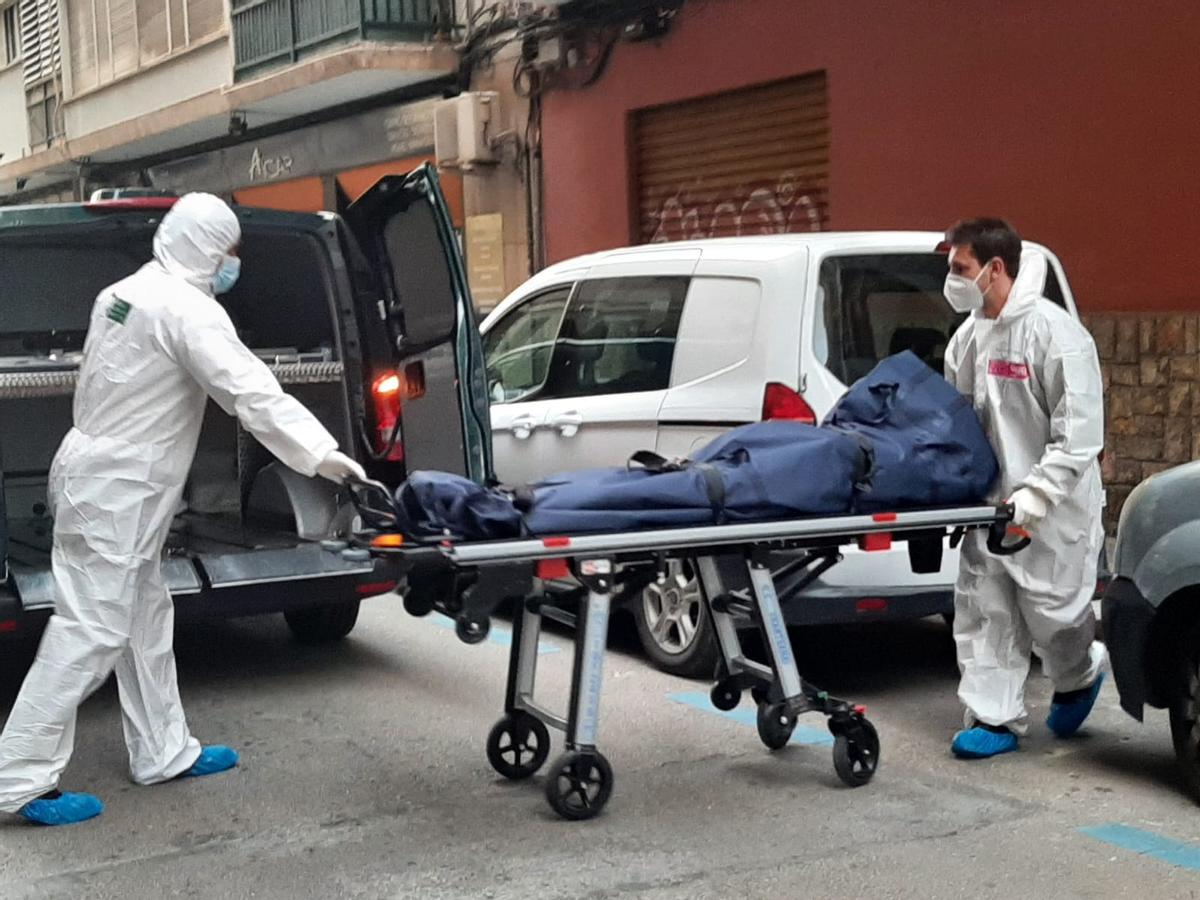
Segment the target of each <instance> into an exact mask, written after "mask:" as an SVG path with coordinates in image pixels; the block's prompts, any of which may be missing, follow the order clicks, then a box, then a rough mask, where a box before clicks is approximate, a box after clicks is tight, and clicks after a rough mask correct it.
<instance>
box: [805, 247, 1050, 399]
mask: <svg viewBox="0 0 1200 900" xmlns="http://www.w3.org/2000/svg"><path fill="white" fill-rule="evenodd" d="M945 280H946V257H945V256H944V255H943V254H940V253H890V254H876V255H868V256H835V257H830V258H828V259H826V260H825V261H824V262H822V263H821V275H820V285H819V288H818V297H819V299H820V306H821V308H822V309H821V310H819V311H818V317H819V323H818V325H820V324H824V327H825V330H824V334H822V333H820V329H819V328H818V334H817V335H816V338H817V339H816V342H815V344H816V349H817V354H818V357H821V356H822V355H824V357H825V358H824V360H823V361H824V362H825V364H826V366H827V367H828V369H829V371H831V372H833V373H834V374H835V375H837V376H838V378H840V379H841V380H842V382H843V383H845V384H851V383H853V382H854V381H857V380H858V379H859V378H862V377H863V376H864V375H866V374H868V373H869V372H870V371H871V370H872V369H873V368H875V366H876V364H877V363H878V362H879V361H880V360H882V359H884V358H885V357H888V356H892V355H893V354H896V353H900V352H901V351H903V350H911V351H912V352H913V353H915V354H916V355H917V356H919V357H921V359H923V360H924V361H925V362H926V363H928V364H929V366H930V367H931V368H933V369H934V370H936V371H937V372H938V373H939V374H940V373H941V372H942V370H943V363H944V359H945V354H946V346H947V345H948V344H949V343H950V338H951V337H953V336H954V332H955V331H956V330H957V329H958V326H959V325H960V324H961V323H962V321H963V319H964V318H965V316H962V315H958V314H957V313H955V312H954V310H952V309H951V308H950V305H949V304H948V303H947V302H946V300H945V298H944V297H943V296H942V285H943V284H944V283H945ZM1043 293H1044V294H1045V295H1046V296H1047V297H1048V298H1049V299H1051V300H1053V301H1054V302H1055V303H1058V304H1059V305H1062V304H1063V294H1062V288H1061V287H1060V286H1059V283H1058V278H1057V277H1056V275H1055V272H1054V269H1053V268H1049V269H1048V275H1047V279H1046V284H1045V286H1044V288H1043Z"/></svg>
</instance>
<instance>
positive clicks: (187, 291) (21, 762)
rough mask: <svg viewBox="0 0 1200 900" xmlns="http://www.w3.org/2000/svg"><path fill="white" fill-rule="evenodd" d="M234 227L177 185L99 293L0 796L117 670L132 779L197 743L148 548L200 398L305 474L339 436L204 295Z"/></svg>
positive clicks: (155, 555)
mask: <svg viewBox="0 0 1200 900" xmlns="http://www.w3.org/2000/svg"><path fill="white" fill-rule="evenodd" d="M240 234H241V229H240V226H239V224H238V220H237V218H236V216H235V215H234V214H233V212H232V210H230V209H229V207H227V206H226V205H225V204H224V203H223V202H222V201H221V200H219V199H218V198H216V197H213V196H211V195H207V194H189V195H187V196H186V197H183V198H182V199H180V200H179V201H178V203H176V205H175V206H174V207H173V208H172V210H171V211H170V212H169V213H168V214H167V215H166V216H165V217H164V218H163V221H162V223H161V224H160V226H159V228H158V231H157V233H156V235H155V238H154V260H153V261H152V262H150V263H148V264H146V265H145V266H144V267H143V268H142V269H140V270H139V271H138V272H137V273H135V274H134V275H131V276H130V277H129V278H126V279H124V280H123V281H120V282H117V283H116V284H114V285H112V286H111V287H109V288H107V289H106V290H104V291H103V292H102V293H101V294H100V296H99V297H98V298H97V300H96V304H95V306H94V308H93V311H92V317H91V324H90V328H89V330H88V336H87V341H86V344H85V346H84V356H83V363H82V366H81V369H80V373H79V383H78V387H77V389H76V393H75V401H74V404H75V405H74V424H75V427H74V428H72V429H71V431H70V432H69V433H68V434H67V436H66V438H65V439H64V440H63V443H62V445H61V446H60V448H59V451H58V454H57V455H56V456H55V459H54V463H53V465H52V467H51V470H50V478H49V497H50V504H51V509H52V511H53V514H54V547H53V554H52V565H53V572H54V583H55V588H56V594H57V596H56V606H55V614H54V615H53V616H52V617H51V618H50V621H49V624H48V625H47V627H46V632H45V634H44V636H43V638H42V642H41V646H40V647H39V649H38V654H37V659H36V661H35V662H34V664H33V667H32V668H31V669H30V671H29V674H28V675H27V677H26V679H25V683H24V685H23V686H22V688H21V693H20V696H19V697H18V698H17V701H16V703H15V704H14V706H13V709H12V712H11V714H10V716H9V719H8V723H7V726H6V727H5V729H4V732H3V735H2V736H0V811H5V812H15V811H16V810H18V809H19V808H20V807H22V806H23V805H24V804H25V803H26V802H27V801H29V800H32V799H34V798H36V797H38V796H40V795H42V794H43V793H45V792H47V791H49V790H52V789H54V788H55V787H56V786H57V785H58V780H59V777H60V775H61V774H62V771H63V769H64V768H65V767H66V764H67V761H68V760H69V758H70V755H71V751H72V746H73V743H74V737H75V714H76V709H77V707H78V706H79V704H80V703H81V702H82V701H83V700H84V699H85V698H86V697H87V696H88V695H89V694H90V693H92V692H93V691H94V690H96V689H97V688H98V687H100V685H101V684H102V683H103V682H104V681H105V679H106V678H107V677H108V675H109V673H110V672H112V671H113V670H114V669H115V671H116V675H117V684H118V687H119V691H120V699H121V711H122V716H123V721H124V731H125V741H126V744H127V745H128V748H129V761H130V768H131V772H132V776H133V779H134V781H136V782H138V783H139V784H155V783H158V782H162V781H167V780H169V779H171V778H174V777H176V776H178V775H180V774H181V773H183V772H185V771H187V770H188V769H189V768H190V767H191V766H192V765H193V764H194V763H195V762H196V760H197V758H198V757H199V755H200V751H201V747H200V744H199V743H198V742H197V741H196V740H195V739H194V738H193V737H192V735H191V734H190V733H189V731H188V727H187V722H186V720H185V718H184V714H183V707H182V705H181V703H180V698H179V689H178V685H177V683H176V674H175V656H174V652H173V649H172V644H173V633H172V631H173V623H174V610H173V606H172V601H171V597H170V595H169V593H168V592H167V588H166V585H165V583H164V581H163V578H162V574H161V572H160V557H161V553H162V548H163V544H164V542H165V541H166V538H167V534H168V531H169V529H170V526H171V520H172V517H173V513H174V511H175V510H176V508H177V507H178V505H179V502H180V499H181V497H182V494H183V489H184V482H185V480H186V479H187V476H188V472H189V469H190V468H191V464H192V459H193V457H194V455H195V452H196V444H197V441H198V439H199V436H200V427H201V422H202V420H203V417H204V407H205V403H206V399H207V397H212V398H213V399H214V400H215V401H216V402H217V403H218V404H220V406H221V407H222V408H223V409H224V410H225V411H226V412H227V413H229V414H231V415H235V416H237V418H238V420H239V421H240V422H241V424H242V426H243V427H244V428H245V429H246V430H247V431H249V432H250V433H251V434H253V435H254V436H255V437H256V438H257V439H258V440H259V441H261V442H262V444H263V445H264V446H266V447H267V448H268V449H269V450H270V451H271V452H272V453H274V454H275V455H276V456H277V457H278V458H279V459H280V460H282V461H283V462H284V463H285V464H287V465H288V466H290V467H291V468H293V469H295V470H296V471H298V472H301V473H303V474H305V475H310V476H311V475H314V474H316V473H317V470H318V468H319V467H321V466H322V464H323V463H326V461H327V459H328V458H329V457H330V454H331V453H333V452H334V451H335V450H336V447H337V442H336V441H335V440H334V438H333V437H332V436H331V435H330V434H329V432H328V431H326V429H325V428H324V427H323V426H322V425H321V424H320V423H319V422H318V421H317V420H316V418H315V417H313V415H312V414H311V413H309V412H308V410H306V409H305V408H304V407H303V406H302V405H301V404H300V403H299V402H298V401H296V400H295V399H294V398H293V397H291V396H289V395H288V394H285V393H284V392H283V391H282V390H281V388H280V387H279V384H278V382H277V381H276V379H275V377H274V376H273V375H272V374H271V372H270V370H269V369H268V368H267V367H266V365H264V364H263V363H262V362H261V361H260V360H259V359H258V358H257V357H255V356H254V355H253V354H252V353H251V352H250V351H249V350H248V349H247V348H246V347H245V346H243V345H242V343H241V342H240V341H239V339H238V337H237V334H236V332H235V331H234V327H233V324H232V322H231V321H230V319H229V316H228V315H227V314H226V312H225V311H224V309H223V308H222V307H221V305H220V304H219V303H217V301H216V300H215V299H214V298H213V296H212V278H213V276H214V273H215V272H216V270H217V268H218V266H219V265H220V264H221V261H222V259H223V257H224V256H225V254H226V253H228V252H229V251H230V250H231V249H232V248H233V247H234V246H235V245H237V243H238V242H239V239H240ZM335 455H336V456H339V457H340V454H335Z"/></svg>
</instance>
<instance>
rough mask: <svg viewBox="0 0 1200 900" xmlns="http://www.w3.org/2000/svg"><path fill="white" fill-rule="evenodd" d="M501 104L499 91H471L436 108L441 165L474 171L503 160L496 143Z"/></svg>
mask: <svg viewBox="0 0 1200 900" xmlns="http://www.w3.org/2000/svg"><path fill="white" fill-rule="evenodd" d="M499 103H500V95H499V94H497V93H496V92H495V91H471V92H468V93H465V94H459V95H458V96H457V97H452V98H450V99H449V100H442V101H441V102H440V103H438V104H437V105H436V106H435V107H434V108H433V144H434V155H435V156H436V157H437V164H438V165H439V166H440V167H442V168H443V169H463V170H470V169H473V168H475V167H476V166H479V165H486V164H491V163H495V162H498V161H499V156H498V155H497V153H496V148H495V147H494V146H493V138H494V137H495V127H494V124H493V123H494V122H496V121H498V119H499V112H500V109H499Z"/></svg>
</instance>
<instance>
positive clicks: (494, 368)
mask: <svg viewBox="0 0 1200 900" xmlns="http://www.w3.org/2000/svg"><path fill="white" fill-rule="evenodd" d="M571 289H572V285H569V284H568V285H561V286H559V287H555V288H551V289H550V290H548V291H546V292H544V293H541V294H538V295H537V296H535V297H532V298H531V299H529V300H526V301H525V302H524V303H522V304H521V305H520V306H517V307H514V308H513V309H511V310H509V312H508V313H507V314H506V315H505V316H504V318H502V319H501V320H500V321H499V322H497V323H496V325H495V327H494V328H492V329H491V330H490V331H489V332H488V333H487V334H486V335H484V337H483V355H484V358H485V359H486V360H487V379H488V392H489V394H490V396H491V399H492V402H493V403H514V402H519V401H521V400H531V399H533V398H534V397H535V396H536V395H537V393H538V391H539V390H540V389H541V387H542V385H543V384H545V383H546V374H547V373H548V372H549V370H550V358H551V356H552V355H553V353H554V342H555V340H556V339H557V338H558V330H559V327H560V326H561V324H562V318H563V312H564V311H565V310H566V308H567V300H569V299H570V297H571Z"/></svg>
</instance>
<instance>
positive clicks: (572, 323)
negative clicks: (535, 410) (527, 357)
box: [538, 277, 689, 400]
mask: <svg viewBox="0 0 1200 900" xmlns="http://www.w3.org/2000/svg"><path fill="white" fill-rule="evenodd" d="M688 283H689V279H688V278H681V277H648V278H603V279H597V280H595V281H585V282H582V283H581V284H580V285H579V289H578V290H577V291H576V292H575V296H574V297H573V298H572V300H571V302H570V304H569V306H568V307H567V314H566V315H565V316H564V317H563V323H562V327H561V328H560V329H559V333H558V340H557V341H556V342H555V345H554V355H553V358H552V359H551V362H550V372H549V374H548V375H547V378H546V383H545V385H544V386H543V387H542V389H541V391H540V392H539V393H538V398H539V399H545V400H552V399H561V398H567V397H589V396H595V395H598V394H627V393H633V392H638V391H659V390H665V389H666V388H667V387H668V385H669V384H670V382H671V365H672V363H673V361H674V358H675V339H676V337H677V335H678V333H679V320H680V317H681V315H682V314H683V304H684V300H685V299H686V297H687V292H688Z"/></svg>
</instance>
